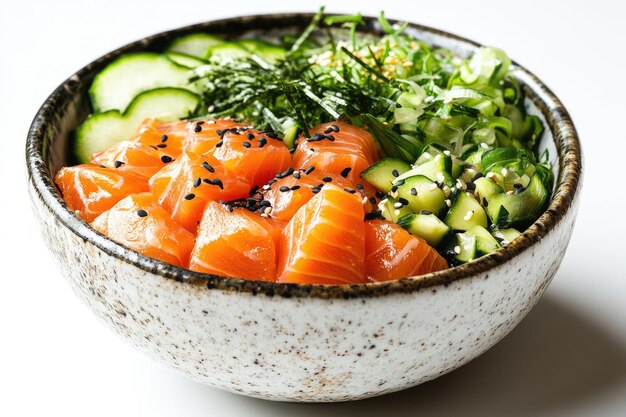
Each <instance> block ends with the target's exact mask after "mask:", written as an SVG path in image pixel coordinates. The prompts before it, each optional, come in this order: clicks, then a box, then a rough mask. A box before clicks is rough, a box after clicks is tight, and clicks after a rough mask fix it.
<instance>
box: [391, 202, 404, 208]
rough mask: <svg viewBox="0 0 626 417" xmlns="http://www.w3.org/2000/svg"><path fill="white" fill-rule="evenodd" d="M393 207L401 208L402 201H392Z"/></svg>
mask: <svg viewBox="0 0 626 417" xmlns="http://www.w3.org/2000/svg"><path fill="white" fill-rule="evenodd" d="M393 208H395V209H401V208H402V203H400V202H397V203H393Z"/></svg>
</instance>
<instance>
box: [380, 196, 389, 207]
mask: <svg viewBox="0 0 626 417" xmlns="http://www.w3.org/2000/svg"><path fill="white" fill-rule="evenodd" d="M388 201H389V200H388V199H386V198H383V199H382V200H380V203H378V205H383V206H384V205H385V204H387V202H388Z"/></svg>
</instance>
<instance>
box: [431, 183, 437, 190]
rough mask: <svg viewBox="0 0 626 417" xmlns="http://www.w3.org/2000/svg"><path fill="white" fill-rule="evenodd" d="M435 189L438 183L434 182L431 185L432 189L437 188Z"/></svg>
mask: <svg viewBox="0 0 626 417" xmlns="http://www.w3.org/2000/svg"><path fill="white" fill-rule="evenodd" d="M435 189H437V184H435V183H434V182H433V183H432V184H431V186H430V191H432V190H435Z"/></svg>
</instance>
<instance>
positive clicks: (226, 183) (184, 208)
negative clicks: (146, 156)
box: [150, 152, 250, 234]
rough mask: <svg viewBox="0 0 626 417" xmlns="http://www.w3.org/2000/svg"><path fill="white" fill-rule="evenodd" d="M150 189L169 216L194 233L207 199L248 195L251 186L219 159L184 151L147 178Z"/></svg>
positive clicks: (228, 198)
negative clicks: (177, 157)
mask: <svg viewBox="0 0 626 417" xmlns="http://www.w3.org/2000/svg"><path fill="white" fill-rule="evenodd" d="M150 191H151V192H152V194H154V195H155V196H156V197H157V199H158V201H159V203H160V204H161V205H162V206H163V207H164V208H165V209H166V210H167V211H169V212H170V213H171V214H172V218H173V219H174V220H176V221H177V222H178V223H179V224H181V225H183V227H185V229H187V230H188V231H190V232H191V233H193V234H195V233H196V230H197V228H198V224H199V222H200V219H201V218H202V213H203V211H204V208H205V206H206V204H207V202H209V201H219V200H225V201H228V200H234V199H238V198H244V197H248V194H249V192H250V185H249V184H248V182H247V181H246V180H245V179H244V178H241V177H238V176H236V175H232V174H228V173H226V171H225V170H224V168H223V167H222V165H221V163H219V161H212V160H210V159H208V158H204V157H201V156H199V155H196V154H195V153H193V152H184V153H183V154H182V155H181V156H180V158H179V159H177V160H176V161H175V162H172V163H170V164H168V165H167V166H166V167H164V168H163V169H161V170H160V171H159V172H157V173H156V174H154V175H153V176H152V178H150Z"/></svg>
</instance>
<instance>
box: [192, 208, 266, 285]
mask: <svg viewBox="0 0 626 417" xmlns="http://www.w3.org/2000/svg"><path fill="white" fill-rule="evenodd" d="M271 227H272V223H270V222H266V221H265V219H264V218H262V217H261V216H260V215H259V214H256V213H252V212H250V211H248V210H246V209H243V208H237V209H234V210H232V211H230V210H229V209H228V208H227V207H225V206H224V205H223V204H221V203H216V202H214V201H211V202H209V203H208V204H207V206H206V209H205V211H204V215H203V216H202V221H201V222H200V227H199V228H198V235H197V237H196V244H195V246H194V248H193V251H192V253H191V259H190V263H189V269H191V270H192V271H197V272H204V273H208V274H213V275H220V276H226V277H235V278H245V279H251V280H261V281H275V280H276V246H275V244H274V237H273V234H274V233H273V232H271V231H270V229H271Z"/></svg>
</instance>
